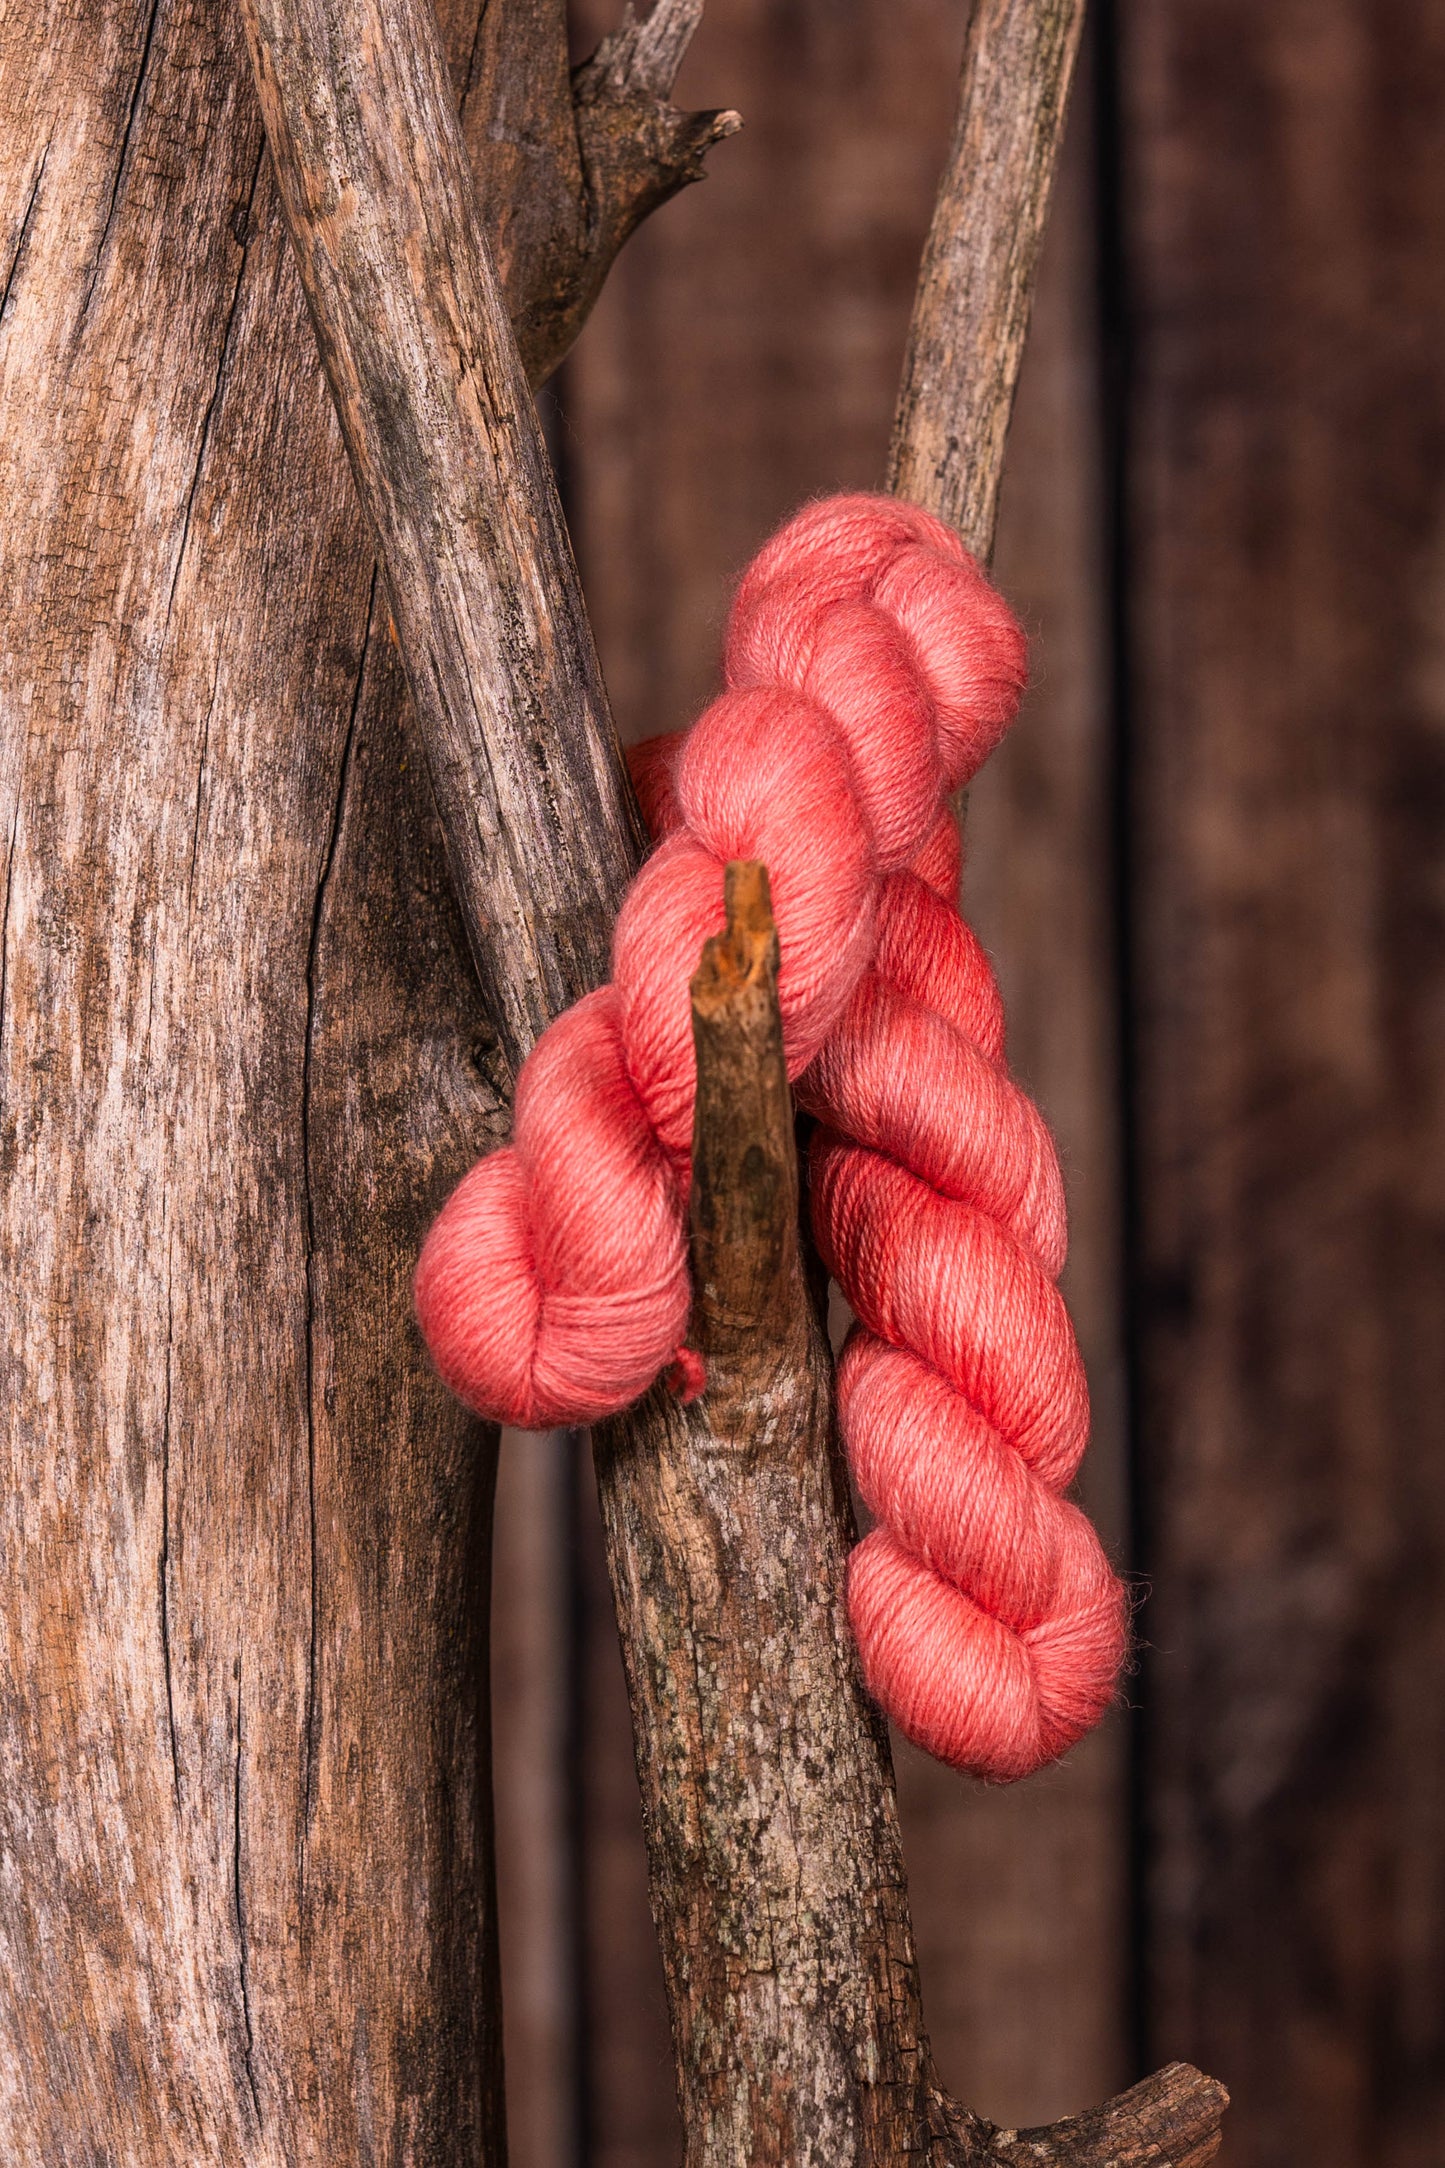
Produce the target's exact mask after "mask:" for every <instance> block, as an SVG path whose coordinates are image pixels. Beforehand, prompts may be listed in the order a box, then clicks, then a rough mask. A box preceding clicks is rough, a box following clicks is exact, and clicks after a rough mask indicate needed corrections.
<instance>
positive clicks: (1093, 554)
mask: <svg viewBox="0 0 1445 2168" xmlns="http://www.w3.org/2000/svg"><path fill="white" fill-rule="evenodd" d="M610 13H611V11H610V9H609V8H606V7H602V6H600V5H598V4H597V0H587V4H586V5H585V6H583V7H580V8H579V10H578V37H579V45H583V44H586V43H588V42H590V38H591V37H592V36H594V35H595V33H596V32H597V30H598V29H600V28H603V27H606V26H607V24H608V22H609V20H610ZM965 14H966V10H965V8H964V6H963V5H961V4H960V0H711V4H710V6H709V10H708V15H707V19H706V24H705V27H704V30H703V32H702V33H701V35H700V36H699V38H698V41H697V44H696V47H695V50H694V53H693V56H692V58H691V60H690V61H689V64H688V68H687V71H686V74H685V76H684V79H683V84H682V91H683V92H684V93H685V98H686V102H690V103H707V104H718V105H724V104H727V105H736V106H738V107H739V108H740V109H741V110H742V112H743V113H744V115H745V116H746V120H747V129H746V133H745V134H744V135H743V136H742V137H741V138H740V139H739V141H738V142H737V143H735V144H730V145H728V146H725V147H724V149H723V150H722V151H721V152H720V153H719V154H718V155H717V157H716V159H715V161H714V168H713V176H714V177H713V178H712V179H711V180H710V181H709V182H708V183H707V185H706V186H705V187H704V188H700V189H697V190H695V191H693V192H692V193H691V194H689V196H687V197H686V198H685V199H684V200H682V201H681V202H679V203H677V204H675V205H673V206H671V207H670V208H668V209H667V210H666V211H664V212H663V213H662V214H661V215H660V216H659V217H658V218H657V219H656V221H655V222H654V223H653V224H652V225H651V226H650V227H649V228H648V229H647V230H646V231H645V232H644V233H643V234H642V235H641V236H640V237H639V238H638V240H636V241H635V242H634V243H633V244H632V246H631V247H630V248H629V250H628V251H627V253H626V254H625V255H624V257H623V259H622V262H621V264H620V265H619V267H618V269H617V270H616V271H615V272H614V274H613V277H612V281H611V284H610V287H609V289H608V292H607V294H606V295H605V296H604V299H603V301H602V304H601V306H600V307H599V309H598V311H597V315H596V318H595V320H594V322H593V323H592V324H591V326H590V327H589V329H588V330H587V332H586V333H585V335H584V337H583V340H582V342H581V344H580V346H579V348H578V350H577V353H576V355H575V356H574V358H573V359H572V361H571V362H570V363H569V364H568V366H567V368H566V370H565V372H564V376H563V378H562V381H561V383H560V384H559V386H558V388H557V392H556V398H555V413H554V426H555V432H556V442H557V446H558V456H559V461H560V464H561V468H562V472H563V477H564V481H565V487H566V494H567V499H568V505H569V511H570V515H571V518H572V521H573V528H574V533H575V535H576V538H577V543H578V548H579V553H580V556H581V560H582V566H583V572H584V577H585V580H586V585H587V590H588V594H589V598H590V601H591V604H592V608H593V612H594V616H595V620H596V624H597V628H598V635H599V640H600V643H601V647H602V653H603V660H604V664H605V667H606V671H607V675H608V680H609V684H610V687H611V690H612V694H613V698H614V701H615V703H616V706H617V708H618V711H619V714H620V716H621V717H622V719H623V721H624V725H625V727H626V729H627V731H628V733H629V734H630V735H644V734H646V733H647V732H649V731H652V730H655V729H659V728H664V727H672V726H674V725H676V724H677V723H679V722H681V721H684V720H686V719H687V717H688V716H689V715H690V714H691V713H692V712H694V710H695V708H696V706H697V705H698V703H699V702H700V700H701V699H702V698H703V697H705V695H706V693H707V691H708V689H709V686H710V683H711V677H712V671H713V667H714V658H715V655H716V649H717V636H718V630H719V625H720V621H721V616H722V611H723V607H724V602H725V596H726V592H727V586H728V581H729V579H730V577H731V576H732V574H733V573H734V572H735V571H736V569H737V568H738V566H739V565H740V564H741V563H742V561H743V560H744V559H745V558H746V556H747V555H748V553H749V552H750V551H751V550H752V549H753V548H754V546H755V545H756V544H757V543H758V542H759V541H760V540H761V539H762V537H763V536H764V535H765V534H766V533H767V531H768V529H769V528H770V527H771V526H772V524H773V523H774V522H775V521H776V520H777V519H778V518H779V517H780V516H781V515H782V514H784V513H785V512H787V511H788V510H789V509H790V508H791V507H792V506H793V505H794V504H796V502H797V501H798V499H799V498H800V497H802V496H804V495H805V494H807V493H808V492H810V491H820V490H825V489H831V488H835V487H838V486H840V485H845V486H847V485H868V484H872V483H875V482H876V481H877V479H878V477H879V474H880V471H881V465H882V457H883V448H884V442H885V437H886V431H887V424H888V417H889V411H890V406H891V400H892V394H893V389H894V385H895V381H896V377H897V371H898V364H899V359H900V354H901V347H902V340H903V333H904V326H905V323H906V318H907V311H908V305H909V298H910V293H911V287H912V281H913V276H914V271H915V267H916V263H917V256H918V249H919V244H920V241H921V237H922V234H923V230H924V226H925V223H926V219H927V214H928V208H929V204H930V200H931V195H932V189H933V183H934V176H935V173H936V170H937V166H938V163H939V159H940V157H941V153H942V147H943V143H944V140H945V136H946V132H947V128H948V122H949V116H950V110H951V104H952V96H953V78H954V74H955V70H956V66H957V61H958V56H959V52H960V49H961V45H962V38H963V26H964V19H965ZM1442 335H1445V0H1276V4H1275V5H1274V6H1272V7H1261V6H1259V5H1258V0H1168V4H1164V0H1113V4H1112V5H1110V6H1106V7H1101V8H1098V9H1096V12H1095V16H1094V21H1093V24H1092V27H1091V33H1090V41H1089V50H1088V54H1087V59H1086V67H1085V79H1084V82H1083V84H1082V87H1081V90H1080V93H1079V96H1078V98H1077V101H1076V105H1075V111H1074V115H1073V120H1072V124H1071V130H1070V137H1069V142H1068V147H1067V154H1066V159H1065V168H1064V173H1063V177H1062V181H1061V185H1060V190H1059V196H1058V202H1057V209H1056V213H1055V217H1054V221H1053V225H1052V229H1051V233H1050V239H1049V243H1048V252H1047V259H1046V266H1045V271H1044V276H1043V286H1042V291H1041V293H1040V297H1039V303H1038V309H1037V314H1036V320H1035V328H1034V334H1033V340H1032V344H1031V348H1030V353H1029V358H1028V361H1027V364H1026V369H1025V376H1024V382H1023V387H1022V391H1021V394H1020V399H1019V407H1018V414H1017V420H1016V424H1015V429H1014V434H1013V438H1012V441H1011V446H1010V455H1009V466H1008V476H1007V482H1006V488H1005V499H1004V510H1003V527H1002V533H1001V536H1000V542H999V552H998V560H997V570H998V575H999V578H1000V580H1001V581H1002V583H1003V585H1004V587H1005V589H1006V591H1007V592H1008V593H1009V594H1010V596H1011V597H1012V598H1013V600H1014V602H1015V604H1016V605H1017V607H1018V608H1019V609H1020V611H1021V612H1022V614H1023V616H1024V618H1025V620H1026V622H1027V623H1028V625H1029V627H1030V630H1031V632H1032V633H1033V635H1034V643H1035V644H1034V658H1035V662H1034V667H1035V682H1034V689H1033V691H1032V693H1031V695H1030V699H1029V704H1028V708H1027V712H1026V715H1025V719H1024V721H1023V723H1022V724H1021V726H1020V728H1019V730H1018V731H1017V733H1016V734H1015V736H1014V738H1013V739H1012V740H1011V741H1010V742H1009V744H1008V746H1007V747H1006V748H1005V750H1004V752H1003V753H1002V754H1001V755H1000V756H999V758H998V759H997V760H996V761H995V763H994V764H993V766H992V768H991V769H990V771H989V772H988V773H987V775H986V777H985V778H984V779H983V781H982V782H981V783H980V785H979V786H978V788H977V789H976V790H975V792H974V794H973V800H972V803H971V806H970V810H969V871H968V903H969V908H970V911H971V913H972V915H973V916H974V918H975V920H976V922H977V923H978V924H979V925H980V927H981V929H982V930H983V932H984V935H985V938H986V939H987V940H988V942H989V944H990V946H991V948H992V950H993V952H994V954H995V956H996V958H997V961H998V965H999V969H1000V972H1001V974H1002V977H1003V981H1004V984H1005V988H1006V991H1007V993H1008V996H1009V998H1010V1003H1011V1015H1012V1025H1013V1039H1012V1045H1013V1054H1014V1059H1015V1062H1016V1065H1017V1067H1018V1068H1019V1070H1020V1071H1021V1073H1022V1074H1023V1076H1024V1077H1025V1078H1026V1079H1027V1081H1028V1082H1029V1084H1030V1085H1031V1087H1032V1088H1033V1089H1034V1091H1035V1092H1036V1093H1037V1095H1038V1096H1039V1098H1040V1099H1041V1101H1042V1103H1043V1105H1044V1107H1045V1109H1046V1111H1047V1113H1048V1115H1049V1117H1050V1118H1051V1120H1052V1122H1053V1124H1054V1126H1055V1129H1056V1131H1057V1133H1058V1136H1059V1138H1060V1141H1061V1144H1062V1147H1063V1152H1064V1158H1065V1164H1066V1169H1067V1173H1068V1178H1069V1183H1070V1190H1071V1197H1072V1209H1073V1225H1074V1250H1073V1257H1072V1261H1071V1264H1070V1268H1069V1283H1068V1285H1069V1294H1070V1298H1071V1301H1072V1304H1073V1307H1074V1313H1075V1316H1076V1319H1077V1321H1078V1324H1079V1328H1080V1333H1081V1337H1082V1339H1083V1343H1084V1347H1085V1351H1086V1354H1087V1357H1088V1361H1089V1367H1090V1374H1091V1378H1092V1382H1093V1389H1094V1396H1095V1402H1096V1408H1097V1426H1096V1440H1095V1444H1094V1447H1093V1453H1092V1462H1091V1466H1090V1471H1089V1475H1088V1482H1087V1491H1088V1497H1089V1503H1090V1505H1091V1507H1092V1509H1093V1510H1094V1512H1095V1513H1096V1515H1097V1516H1098V1518H1099V1519H1100V1521H1101V1523H1102V1525H1103V1526H1104V1527H1105V1529H1106V1531H1107V1533H1108V1536H1109V1539H1110V1541H1111V1543H1112V1544H1113V1545H1114V1546H1115V1547H1116V1550H1117V1553H1118V1555H1119V1556H1120V1557H1121V1558H1123V1559H1125V1560H1126V1561H1127V1562H1128V1564H1129V1566H1130V1568H1131V1569H1132V1571H1133V1572H1134V1573H1135V1574H1136V1575H1137V1576H1138V1577H1139V1585H1140V1591H1141V1595H1142V1596H1143V1597H1144V1598H1145V1600H1144V1602H1143V1605H1142V1608H1141V1611H1140V1614H1139V1626H1140V1635H1141V1641H1142V1657H1141V1661H1140V1665H1139V1668H1138V1670H1137V1673H1136V1674H1135V1676H1134V1677H1133V1678H1132V1679H1131V1680H1130V1682H1129V1690H1128V1696H1127V1706H1126V1707H1124V1708H1123V1709H1121V1710H1120V1711H1119V1712H1117V1713H1116V1714H1115V1716H1114V1717H1113V1718H1112V1719H1111V1720H1110V1722H1109V1723H1108V1724H1107V1725H1106V1726H1105V1727H1104V1729H1103V1731H1102V1732H1101V1733H1100V1734H1099V1735H1098V1736H1096V1737H1095V1738H1094V1739H1093V1740H1091V1741H1090V1742H1089V1743H1088V1744H1087V1745H1086V1746H1085V1747H1084V1748H1083V1749H1082V1750H1081V1751H1080V1752H1079V1753H1077V1754H1076V1755H1075V1756H1073V1757H1072V1758H1071V1760H1070V1761H1069V1762H1068V1763H1067V1764H1066V1765H1065V1766H1064V1767H1063V1768H1061V1769H1059V1770H1057V1771H1055V1772H1053V1773H1051V1774H1049V1775H1046V1776H1044V1777H1041V1778H1037V1779H1035V1780H1034V1781H1033V1782H1032V1783H1031V1784H1028V1785H1026V1786H1024V1787H1022V1788H1021V1789H1019V1790H1016V1791H1010V1792H1004V1793H997V1794H991V1793H984V1792H982V1791H980V1790H979V1789H977V1788H975V1787H971V1786H968V1785H965V1784H963V1783H961V1782H960V1781H959V1780H957V1779H956V1778H953V1777H951V1776H949V1775H947V1774H946V1773H944V1772H942V1771H940V1770H937V1769H935V1768H933V1767H932V1766H931V1765H929V1764H927V1763H925V1762H924V1761H923V1760H922V1759H921V1758H920V1757H918V1756H916V1755H913V1754H911V1753H909V1752H907V1751H904V1752H903V1753H902V1754H901V1755H900V1769H899V1774H900V1781H901V1788H902V1793H903V1803H904V1813H905V1822H906V1836H907V1842H908V1848H909V1860H910V1871H911V1877H912V1883H913V1889H914V1897H915V1911H916V1918H917V1923H918V1930H919V1936H920V1941H921V1945H922V1952H923V1961H924V1967H925V1987H926V1992H927V1997H928V2006H929V2011H930V2018H931V2024H932V2028H933V2031H934V2035H935V2039H936V2043H937V2047H938V2052H939V2059H940V2062H941V2065H942V2068H943V2072H944V2075H945V2077H946V2079H947V2080H948V2081H949V2082H950V2083H951V2084H952V2085H953V2086H954V2087H955V2088H956V2089H957V2090H958V2091H960V2092H961V2093H962V2094H964V2095H965V2097H967V2098H968V2099H969V2100H970V2101H971V2102H972V2103H973V2104H974V2105H975V2106H977V2107H978V2108H979V2109H981V2110H982V2111H983V2112H984V2113H986V2114H989V2115H992V2116H994V2117H996V2118H998V2119H1000V2120H1005V2121H1014V2120H1029V2121H1032V2120H1042V2119H1045V2118H1049V2117H1052V2116H1055V2115H1058V2114H1060V2113H1064V2112H1067V2111H1068V2110H1070V2109H1073V2108H1077V2107H1081V2106H1083V2105H1084V2104H1086V2103H1087V2102H1089V2101H1091V2100H1093V2099H1097V2098H1098V2097H1100V2096H1102V2095H1103V2094H1105V2093H1107V2092H1109V2091H1110V2090H1112V2089H1114V2088H1115V2087H1117V2086H1118V2085H1120V2084H1122V2083H1124V2082H1126V2081H1127V2080H1128V2079H1129V2078H1131V2077H1133V2076H1135V2075H1137V2074H1138V2073H1139V2072H1140V2071H1141V2070H1142V2069H1143V2068H1144V2067H1145V2066H1146V2065H1148V2064H1152V2063H1155V2062H1158V2061H1162V2060H1164V2059H1165V2058H1167V2057H1170V2056H1175V2055H1182V2056H1187V2057H1190V2058H1191V2059H1193V2060H1195V2061H1197V2062H1199V2063H1202V2064H1203V2065H1205V2066H1206V2067H1207V2068H1209V2069H1210V2070H1212V2071H1213V2072H1215V2073H1216V2074H1217V2075H1219V2076H1220V2077H1222V2078H1223V2079H1224V2080H1225V2081H1226V2083H1227V2084H1228V2085H1229V2086H1230V2087H1231V2089H1232V2091H1233V2093H1234V2097H1235V2107H1234V2110H1233V2112H1232V2115H1231V2119H1230V2124H1229V2138H1228V2142H1227V2146H1226V2155H1225V2157H1226V2159H1227V2160H1228V2161H1229V2162H1231V2163H1233V2164H1236V2168H1296V2164H1298V2168H1305V2164H1306V2163H1307V2164H1308V2168H1367V2164H1368V2168H1438V2164H1439V2162H1440V2161H1441V2160H1442V2159H1445V1723H1442V1716H1441V1702H1442V1699H1445V1571H1442V1569H1445V1419H1442V1410H1445V941H1442V932H1445V924H1442V922H1445V366H1442V351H1441V350H1442V343H1445V341H1442ZM595 1518H596V1516H595V1507H594V1505H593V1503H592V1500H591V1494H590V1477H589V1474H588V1471H587V1468H586V1465H585V1461H584V1459H583V1457H582V1455H581V1453H580V1451H579V1449H578V1445H577V1441H575V1440H568V1439H554V1440H548V1441H536V1440H509V1441H508V1442H507V1445H506V1447H505V1448H504V1456H503V1472H502V1481H501V1492H500V1497H499V1503H498V1535H499V1558H498V1585H497V1607H496V1623H495V1659H494V1677H495V1685H496V1696H497V1710H496V1725H497V1745H498V1755H497V1767H498V1786H499V1802H498V1805H499V1816H500V1847H501V1872H502V1925H503V1935H504V1966H505V1972H506V1991H507V1997H508V2000H507V2009H506V2034H507V2055H508V2065H509V2071H508V2080H509V2082H508V2091H509V2114H510V2118H511V2125H512V2144H513V2158H514V2161H515V2163H516V2168H574V2164H578V2163H581V2162H584V2161H585V2162H587V2163H595V2164H596V2168H671V2163H672V2162H673V2160H674V2159H675V2157H676V2146H677V2137H676V2131H675V2127H674V2110H673V2106H672V2099H671V2081H670V2075H669V2066H668V2057H667V2050H666V2037H665V2023H664V2018H663V2012H662V2002H661V1987H660V1978H659V1973H658V1967H657V1961H656V1958H655V1956H654V1953H653V1950H652V1943H651V1932H650V1927H649V1923H648V1919H647V1912H646V1898H645V1888H644V1877H643V1863H642V1847H641V1834H640V1829H639V1826H638V1814H637V1806H636V1796H635V1789H634V1781H633V1776H632V1771H631V1766H630V1746H629V1743H628V1735H627V1726H626V1713H625V1704H624V1700H623V1694H622V1686H621V1676H620V1669H619V1665H618V1660H617V1656H616V1651H615V1648H614V1644H613V1639H612V1629H611V1622H610V1615H609V1607H608V1603H607V1599H606V1592H605V1588H604V1586H603V1579H602V1571H601V1565H600V1558H599V1546H598V1539H597V1533H596V1526H595Z"/></svg>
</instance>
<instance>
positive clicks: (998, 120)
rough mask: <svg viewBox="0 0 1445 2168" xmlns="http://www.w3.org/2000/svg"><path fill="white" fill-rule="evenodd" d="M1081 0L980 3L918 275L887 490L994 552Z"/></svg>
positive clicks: (980, 553)
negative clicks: (1012, 419) (1006, 449)
mask: <svg viewBox="0 0 1445 2168" xmlns="http://www.w3.org/2000/svg"><path fill="white" fill-rule="evenodd" d="M1083 26H1084V0H977V5H976V6H975V8H974V10H973V13H972V15H971V17H970V19H969V26H968V42H967V45H966V48H965V51H964V56H963V75H962V79H961V83H960V87H959V99H958V113H957V117H956V119H955V121H954V128H953V140H952V142H951V143H950V145H949V149H948V163H947V165H946V166H945V168H944V172H943V178H942V181H941V183H940V185H939V191H938V201H937V204H936V206H935V209H934V213H933V222H932V224H931V226H930V227H929V232H928V240H927V243H926V244H925V247H924V252H923V265H922V269H921V270H920V272H919V278H918V293H917V298H916V300H915V302H914V306H913V321H912V324H911V325H910V327H909V333H908V348H907V353H906V355H905V358H904V363H903V380H902V383H901V385H900V387H899V392H898V409H897V413H896V416H895V418H894V424H893V441H892V444H891V445H890V447H889V454H888V487H889V488H890V489H891V490H893V491H894V492H895V493H896V494H897V495H898V496H900V497H907V498H909V499H910V500H911V501H912V502H913V503H914V504H922V505H926V506H927V507H928V509H929V511H931V512H936V513H937V514H938V516H939V518H940V519H946V520H947V521H948V523H949V525H950V526H951V527H956V528H957V529H958V531H959V533H960V534H961V535H962V536H963V539H964V541H965V542H966V543H967V544H968V546H969V548H970V549H971V550H972V551H973V552H974V554H975V556H977V557H980V558H982V559H983V560H984V562H985V563H987V561H988V559H989V557H990V556H991V555H992V552H993V535H994V526H995V523H996V520H997V516H998V491H999V482H1000V480H1001V478H1002V475H1003V453H1004V442H1005V439H1006V438H1007V436H1008V425H1009V416H1010V414H1011V413H1012V412H1013V401H1014V392H1015V390H1016V389H1017V387H1018V375H1019V364H1020V362H1021V361H1022V360H1023V350H1024V340H1025V338H1026V336H1027V334H1028V326H1029V310H1030V308H1031V307H1032V305H1033V297H1034V275H1035V272H1036V271H1037V269H1038V261H1039V249H1040V247H1041V246H1042V244H1043V237H1044V227H1045V225H1046V223H1047V221H1048V215H1049V193H1050V190H1051V189H1052V186H1053V179H1054V165H1055V161H1056V159H1057V157H1058V149H1059V144H1060V141H1061V140H1062V137H1063V132H1064V115H1065V113H1066V111H1067V108H1068V102H1069V85H1070V83H1071V82H1072V80H1073V73H1074V62H1075V59H1076V58H1077V55H1078V50H1079V37H1080V33H1081V32H1082V30H1083Z"/></svg>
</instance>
